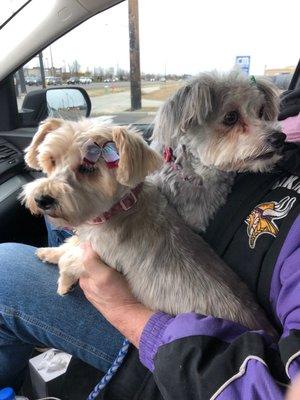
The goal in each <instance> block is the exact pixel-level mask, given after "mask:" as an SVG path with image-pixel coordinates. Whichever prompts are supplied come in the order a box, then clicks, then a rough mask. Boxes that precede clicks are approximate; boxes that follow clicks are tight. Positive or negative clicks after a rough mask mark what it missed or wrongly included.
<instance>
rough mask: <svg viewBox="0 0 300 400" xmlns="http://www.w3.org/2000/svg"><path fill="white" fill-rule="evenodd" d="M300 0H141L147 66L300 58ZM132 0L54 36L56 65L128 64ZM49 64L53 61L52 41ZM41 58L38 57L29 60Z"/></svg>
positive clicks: (164, 68)
mask: <svg viewBox="0 0 300 400" xmlns="http://www.w3.org/2000/svg"><path fill="white" fill-rule="evenodd" d="M299 15H300V1H299V0H285V1H284V2H283V1H279V0H251V1H250V0H248V1H241V0H240V1H239V0H226V1H225V0H223V1H222V0H184V1H183V0H139V25H140V57H141V70H142V72H145V73H160V74H165V73H167V74H169V73H174V74H192V75H195V74H197V73H198V72H200V71H207V70H212V69H217V70H221V71H226V70H229V69H231V68H232V67H233V65H234V62H235V57H236V56H240V55H247V56H250V57H251V63H250V73H252V74H263V73H264V69H265V68H280V67H286V66H289V65H294V66H296V64H297V62H298V59H299V56H300V54H299V40H298V39H299ZM128 45H129V39H128V4H127V1H125V2H123V3H121V4H119V5H117V6H115V7H113V8H111V9H110V10H107V11H104V12H103V13H101V14H98V15H96V16H94V17H92V18H91V19H90V20H88V21H86V22H84V23H83V24H81V25H80V26H79V27H77V28H75V29H74V30H73V31H71V32H69V33H68V34H66V35H65V36H64V37H62V38H60V39H59V40H58V41H57V42H55V43H54V44H52V46H51V50H52V55H53V63H54V66H55V67H63V66H65V68H66V69H67V70H68V64H72V62H73V61H74V60H78V62H79V64H80V65H81V70H82V71H85V70H86V69H87V68H89V69H90V70H92V69H93V68H94V67H99V66H101V67H103V68H109V67H114V68H115V69H116V68H117V67H120V68H123V69H126V70H128V69H129V47H128ZM44 57H45V64H46V67H47V66H51V61H50V53H49V49H46V50H45V51H44ZM33 65H37V61H36V60H34V61H32V62H31V63H30V66H33Z"/></svg>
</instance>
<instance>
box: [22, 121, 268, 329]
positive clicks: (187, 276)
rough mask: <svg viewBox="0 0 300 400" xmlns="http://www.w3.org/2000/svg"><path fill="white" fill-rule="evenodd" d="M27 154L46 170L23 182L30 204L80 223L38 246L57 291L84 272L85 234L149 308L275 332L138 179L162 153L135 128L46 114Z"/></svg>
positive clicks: (69, 222) (228, 273) (224, 268)
mask: <svg viewBox="0 0 300 400" xmlns="http://www.w3.org/2000/svg"><path fill="white" fill-rule="evenodd" d="M107 143H109V144H110V146H111V147H110V150H111V151H112V155H113V156H114V157H115V158H114V160H113V162H112V163H111V160H109V161H108V159H107V157H106V153H105V151H106V150H107V147H106V146H107ZM114 146H116V148H115V149H116V151H115V152H114ZM25 159H26V162H27V164H28V165H29V166H30V167H32V168H35V169H42V170H43V171H44V172H45V173H46V174H47V177H46V178H40V179H37V180H36V181H34V182H31V183H29V184H27V185H25V187H24V192H23V198H24V202H25V204H26V206H27V207H28V208H29V209H30V210H31V211H32V213H34V214H46V215H48V216H50V217H51V218H52V219H53V220H54V221H55V222H56V224H57V225H61V226H66V225H68V226H72V227H73V228H75V230H76V235H75V236H74V237H72V238H71V239H68V240H67V241H66V243H65V244H63V245H62V246H60V247H58V248H42V249H39V250H38V251H37V255H38V257H39V258H40V259H42V260H43V261H47V262H50V263H55V264H56V263H58V265H59V269H60V278H59V281H58V293H59V294H61V295H63V294H66V293H67V292H68V291H69V290H70V288H71V286H72V285H73V284H74V283H75V282H76V281H77V280H78V277H79V276H80V274H81V273H82V272H83V267H82V261H81V260H82V250H81V248H80V246H79V244H80V243H81V242H86V241H90V242H91V245H92V247H93V249H94V250H95V251H96V252H97V253H98V254H99V255H101V258H102V259H103V260H104V261H105V262H106V263H107V264H108V265H111V266H112V267H114V268H116V269H117V270H118V271H120V272H122V273H123V274H124V275H125V276H126V278H127V279H128V281H129V284H130V286H131V289H132V291H133V293H134V295H135V296H136V297H137V298H138V299H139V300H140V301H141V302H142V303H143V304H145V305H146V306H148V307H150V308H151V309H153V310H161V311H165V312H167V313H170V314H178V313H182V312H189V311H195V312H197V313H201V314H205V315H214V316H215V317H222V318H225V319H230V320H233V321H236V322H239V323H241V324H243V325H245V326H248V327H249V328H254V329H260V328H263V329H266V330H268V331H269V332H272V328H271V327H270V325H269V323H268V321H267V319H266V318H265V316H264V314H263V312H262V310H261V309H260V308H259V306H258V305H257V304H256V303H255V301H254V299H253V297H252V295H251V294H250V292H249V291H248V289H247V287H246V286H245V285H244V284H243V283H242V282H240V280H239V279H238V277H237V276H236V275H235V274H234V273H233V272H232V271H231V270H230V269H229V268H228V267H227V266H226V265H225V264H224V262H223V261H222V260H221V259H219V258H218V257H217V255H216V254H215V253H214V252H213V251H212V250H211V249H210V247H209V246H208V245H207V244H206V243H205V242H204V241H203V240H202V239H201V237H200V236H198V235H196V234H194V233H193V232H192V231H191V230H190V229H189V228H188V227H187V226H186V225H185V224H184V223H183V221H182V220H181V219H180V217H179V216H178V215H177V213H176V211H175V210H174V209H173V208H172V207H171V206H170V205H169V203H168V201H167V200H166V198H165V197H164V196H163V195H162V194H161V192H160V191H159V190H158V189H157V188H156V186H155V185H153V184H152V183H150V182H144V183H143V184H142V183H141V182H143V180H144V179H145V177H146V176H147V175H148V174H150V173H152V172H153V171H155V170H156V169H157V168H159V167H160V165H161V158H160V156H159V155H158V154H157V153H156V152H154V151H153V150H152V149H151V148H150V147H149V146H148V145H147V144H146V143H145V142H144V141H143V139H142V138H141V136H140V135H139V134H138V133H136V132H133V131H130V130H128V129H126V128H122V127H113V126H103V125H98V126H95V125H93V123H92V122H91V121H90V120H83V121H81V122H70V121H62V120H58V119H50V120H47V121H45V122H44V123H42V124H41V126H40V128H39V130H38V132H37V134H36V136H35V137H34V139H33V142H32V144H31V145H30V146H29V147H28V148H27V150H26V157H25Z"/></svg>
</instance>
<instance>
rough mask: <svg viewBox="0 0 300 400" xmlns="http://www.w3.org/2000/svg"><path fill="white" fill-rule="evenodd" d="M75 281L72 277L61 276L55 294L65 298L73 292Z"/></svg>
mask: <svg viewBox="0 0 300 400" xmlns="http://www.w3.org/2000/svg"><path fill="white" fill-rule="evenodd" d="M76 284H77V280H76V279H75V278H74V277H73V276H69V275H65V274H63V275H61V276H60V277H59V278H58V281H57V293H58V294H59V295H60V296H65V295H66V294H69V293H70V292H72V291H73V290H74V287H75V286H76Z"/></svg>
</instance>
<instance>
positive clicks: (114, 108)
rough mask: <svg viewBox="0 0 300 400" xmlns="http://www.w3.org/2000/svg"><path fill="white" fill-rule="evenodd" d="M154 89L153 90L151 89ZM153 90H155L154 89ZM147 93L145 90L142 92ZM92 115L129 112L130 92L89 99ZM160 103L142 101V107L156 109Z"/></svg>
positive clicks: (156, 101)
mask: <svg viewBox="0 0 300 400" xmlns="http://www.w3.org/2000/svg"><path fill="white" fill-rule="evenodd" d="M151 89H152V88H151ZM153 89H154V88H153ZM154 90H155V89H154ZM146 91H148V90H147V89H146V88H145V89H143V92H146ZM91 101H92V115H99V114H112V113H113V114H114V113H120V112H123V111H129V110H130V92H129V91H126V92H120V93H111V94H106V95H104V96H98V97H91ZM161 104H162V101H158V100H145V99H144V100H142V107H147V108H148V107H151V108H158V107H159V106H160V105H161Z"/></svg>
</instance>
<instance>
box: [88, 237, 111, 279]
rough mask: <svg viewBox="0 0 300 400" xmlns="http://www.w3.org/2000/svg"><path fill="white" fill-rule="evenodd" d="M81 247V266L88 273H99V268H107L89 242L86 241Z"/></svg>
mask: <svg viewBox="0 0 300 400" xmlns="http://www.w3.org/2000/svg"><path fill="white" fill-rule="evenodd" d="M81 247H82V248H83V259H82V262H83V266H84V269H85V270H86V272H87V273H88V274H90V275H93V274H95V273H99V270H100V269H104V270H106V269H109V267H108V266H107V265H106V264H105V263H104V262H103V261H102V260H101V258H100V257H99V256H98V254H97V253H95V252H94V250H93V249H92V246H91V244H90V243H88V242H86V243H84V244H82V245H81Z"/></svg>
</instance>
